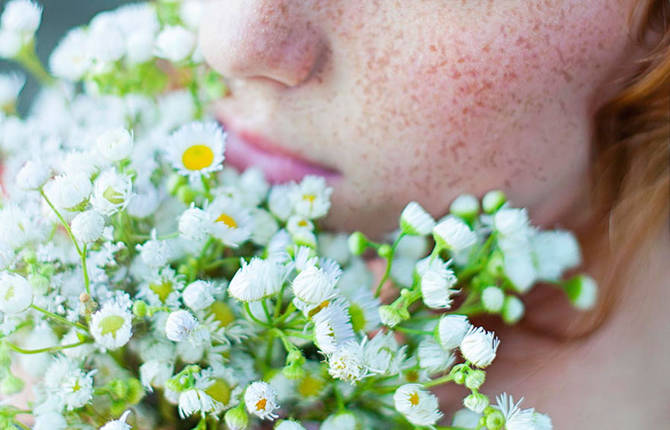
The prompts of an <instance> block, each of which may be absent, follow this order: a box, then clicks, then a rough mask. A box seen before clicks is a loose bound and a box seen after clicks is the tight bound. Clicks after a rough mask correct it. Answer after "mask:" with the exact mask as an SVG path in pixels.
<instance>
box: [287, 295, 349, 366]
mask: <svg viewBox="0 0 670 430" xmlns="http://www.w3.org/2000/svg"><path fill="white" fill-rule="evenodd" d="M294 303H295V301H294ZM326 303H327V306H326V307H325V308H324V309H321V310H320V311H319V312H318V313H316V314H315V315H314V317H313V321H314V338H315V340H316V344H317V346H318V347H319V349H320V350H321V351H322V352H323V353H324V354H331V353H334V352H335V351H337V350H338V349H339V348H340V346H341V345H344V344H346V343H349V342H350V341H353V340H354V339H355V337H354V330H353V327H352V325H351V321H350V320H349V312H348V307H347V306H346V304H345V303H344V302H343V301H341V300H334V301H332V302H331V301H328V302H326Z"/></svg>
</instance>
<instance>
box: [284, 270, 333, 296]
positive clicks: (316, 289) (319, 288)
mask: <svg viewBox="0 0 670 430" xmlns="http://www.w3.org/2000/svg"><path fill="white" fill-rule="evenodd" d="M292 287H293V294H295V296H296V297H297V298H299V299H300V300H302V301H304V302H307V303H314V304H317V303H321V302H323V301H324V300H327V299H329V298H331V297H332V296H333V295H334V292H335V282H333V279H332V278H331V277H330V276H328V274H327V273H326V272H325V271H324V270H323V269H321V268H317V267H314V266H312V267H308V268H307V269H305V270H303V271H302V272H300V273H299V274H298V276H296V277H295V279H294V280H293V284H292Z"/></svg>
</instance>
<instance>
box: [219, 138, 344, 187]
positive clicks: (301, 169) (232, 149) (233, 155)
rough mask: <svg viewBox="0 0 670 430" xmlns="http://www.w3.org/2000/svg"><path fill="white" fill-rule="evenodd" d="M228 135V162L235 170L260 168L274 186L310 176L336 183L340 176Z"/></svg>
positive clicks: (321, 167) (329, 170) (326, 169)
mask: <svg viewBox="0 0 670 430" xmlns="http://www.w3.org/2000/svg"><path fill="white" fill-rule="evenodd" d="M225 130H226V134H227V139H226V151H225V156H226V158H225V160H226V163H228V164H230V165H232V166H233V167H235V168H237V169H239V170H244V169H247V168H249V167H257V168H259V169H261V170H262V171H263V172H264V173H265V178H266V179H267V180H268V181H270V183H272V184H278V183H284V182H290V181H300V180H301V179H302V178H303V177H305V176H307V175H317V176H322V177H324V178H326V180H328V181H329V182H330V181H333V180H335V179H337V178H338V177H340V174H339V173H338V172H336V171H334V170H332V169H329V168H327V167H323V166H319V165H315V164H312V163H310V162H307V161H305V160H302V159H300V158H296V157H293V156H291V155H288V154H284V153H279V152H274V151H271V150H266V149H265V148H262V147H260V146H259V145H255V144H254V143H252V142H251V141H250V140H253V139H251V138H250V139H245V138H244V137H243V136H241V135H239V134H237V133H235V132H234V131H232V130H230V129H225Z"/></svg>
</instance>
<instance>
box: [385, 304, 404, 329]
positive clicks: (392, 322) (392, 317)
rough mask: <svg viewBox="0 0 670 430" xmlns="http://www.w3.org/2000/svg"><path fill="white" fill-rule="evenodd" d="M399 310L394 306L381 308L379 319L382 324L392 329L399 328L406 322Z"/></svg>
mask: <svg viewBox="0 0 670 430" xmlns="http://www.w3.org/2000/svg"><path fill="white" fill-rule="evenodd" d="M403 316H404V315H402V314H401V313H400V312H399V311H398V309H396V308H395V307H393V306H389V305H384V306H380V307H379V318H380V319H381V321H382V324H384V325H386V326H389V327H391V328H393V327H395V326H397V325H398V324H400V323H401V322H403V321H404V320H405V318H403Z"/></svg>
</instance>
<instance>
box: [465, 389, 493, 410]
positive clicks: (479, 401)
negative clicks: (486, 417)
mask: <svg viewBox="0 0 670 430" xmlns="http://www.w3.org/2000/svg"><path fill="white" fill-rule="evenodd" d="M463 405H464V406H465V407H466V408H468V409H470V410H471V411H472V412H475V413H478V414H481V413H482V412H483V411H484V409H486V407H487V406H488V405H489V398H488V397H486V396H485V395H483V394H481V393H472V394H470V395H469V396H467V397H466V398H465V399H463Z"/></svg>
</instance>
